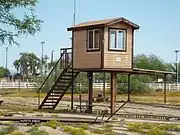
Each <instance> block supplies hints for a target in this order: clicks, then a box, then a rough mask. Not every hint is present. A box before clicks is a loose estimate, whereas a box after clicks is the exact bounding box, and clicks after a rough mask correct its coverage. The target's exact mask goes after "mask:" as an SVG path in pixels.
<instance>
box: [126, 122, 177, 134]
mask: <svg viewBox="0 0 180 135" xmlns="http://www.w3.org/2000/svg"><path fill="white" fill-rule="evenodd" d="M127 125H128V129H129V130H130V131H133V132H138V133H146V134H147V135H167V134H168V131H180V125H176V124H158V123H128V124H127Z"/></svg>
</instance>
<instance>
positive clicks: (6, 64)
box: [6, 47, 8, 69]
mask: <svg viewBox="0 0 180 135" xmlns="http://www.w3.org/2000/svg"><path fill="white" fill-rule="evenodd" d="M7 63H8V47H6V69H8V67H7Z"/></svg>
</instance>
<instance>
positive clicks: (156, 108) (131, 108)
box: [0, 95, 180, 135]
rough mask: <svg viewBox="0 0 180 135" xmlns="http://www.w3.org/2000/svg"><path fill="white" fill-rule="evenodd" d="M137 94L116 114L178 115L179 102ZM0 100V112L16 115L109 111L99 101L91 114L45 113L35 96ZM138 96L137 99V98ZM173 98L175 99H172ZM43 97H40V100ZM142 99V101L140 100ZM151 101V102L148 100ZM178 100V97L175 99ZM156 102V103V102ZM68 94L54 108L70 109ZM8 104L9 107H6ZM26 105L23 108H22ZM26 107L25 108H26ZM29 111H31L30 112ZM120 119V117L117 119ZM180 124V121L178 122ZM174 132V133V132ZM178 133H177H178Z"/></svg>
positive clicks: (119, 129) (123, 129)
mask: <svg viewBox="0 0 180 135" xmlns="http://www.w3.org/2000/svg"><path fill="white" fill-rule="evenodd" d="M138 97H139V96H138V95H135V96H132V99H131V101H132V102H129V103H127V104H126V105H125V106H124V107H123V108H122V109H120V111H118V113H117V114H144V115H163V116H164V115H165V116H173V117H175V116H177V117H180V105H179V102H177V104H173V105H172V104H170V103H172V102H167V104H163V98H162V96H161V97H155V98H154V99H153V100H152V101H151V98H152V97H153V96H152V95H151V96H142V97H140V98H138ZM0 98H1V100H3V103H2V105H0V112H7V113H8V112H11V113H12V112H16V113H17V114H15V115H16V116H21V115H22V114H23V116H24V115H25V116H57V117H62V116H63V117H76V118H78V117H86V118H95V116H96V112H98V111H102V110H108V111H109V112H110V102H101V103H93V105H94V107H93V111H94V112H95V115H94V116H91V115H84V114H81V115H78V114H66V113H46V112H39V111H36V110H37V107H38V98H37V97H32V96H30V97H27V96H25V97H18V96H7V95H6V96H1V97H0ZM137 98H138V99H137ZM178 98H179V95H178V96H176V97H175V98H173V97H168V100H169V101H173V102H174V101H175V100H176V99H178ZM86 99H87V95H85V96H83V102H82V104H83V105H86V102H85V101H86ZM174 99H175V100H174ZM42 100H43V98H41V101H42ZM126 100H127V97H126V96H121V97H120V96H118V101H117V102H116V109H118V108H119V107H120V106H121V105H122V102H120V101H126ZM75 101H76V102H74V108H76V106H77V105H79V101H78V96H75ZM142 101H143V102H142ZM149 101H151V102H149ZM177 101H179V99H178V100H177ZM157 103H158V104H157ZM70 105H71V103H70V96H69V95H68V96H65V97H64V98H63V101H61V102H60V103H59V105H58V106H57V108H56V110H67V109H69V110H70ZM8 106H9V107H8ZM24 107H26V108H25V109H22V108H24ZM26 109H27V110H26ZM30 112H31V113H30ZM119 120H120V121H121V119H119ZM179 124H180V122H179ZM113 125H114V127H113V128H114V130H115V131H117V132H119V133H125V134H127V135H136V134H137V133H132V132H129V131H127V128H126V126H125V127H124V126H119V125H122V123H121V122H120V123H119V122H118V123H113ZM92 127H98V125H92ZM41 128H42V129H43V130H46V131H48V132H49V133H50V134H51V135H61V134H62V135H67V134H66V133H64V132H63V131H62V130H59V129H52V128H49V127H41ZM19 130H20V131H24V130H28V128H27V127H26V126H19ZM175 134H176V133H175ZM178 134H179V133H178Z"/></svg>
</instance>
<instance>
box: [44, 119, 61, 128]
mask: <svg viewBox="0 0 180 135" xmlns="http://www.w3.org/2000/svg"><path fill="white" fill-rule="evenodd" d="M44 125H45V126H48V127H51V128H54V129H56V128H57V127H58V126H60V123H59V122H57V121H56V120H50V121H48V122H46V123H45V124H44Z"/></svg>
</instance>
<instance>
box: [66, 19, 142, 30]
mask: <svg viewBox="0 0 180 135" xmlns="http://www.w3.org/2000/svg"><path fill="white" fill-rule="evenodd" d="M120 22H123V23H126V24H128V25H130V26H132V27H133V28H134V29H139V25H137V24H135V23H133V22H131V21H129V20H127V19H125V18H123V17H121V18H111V19H104V20H97V21H88V22H83V23H80V24H77V25H74V26H72V27H70V28H68V29H67V30H68V31H70V30H76V29H78V28H86V27H92V26H108V25H112V24H115V23H120Z"/></svg>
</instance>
